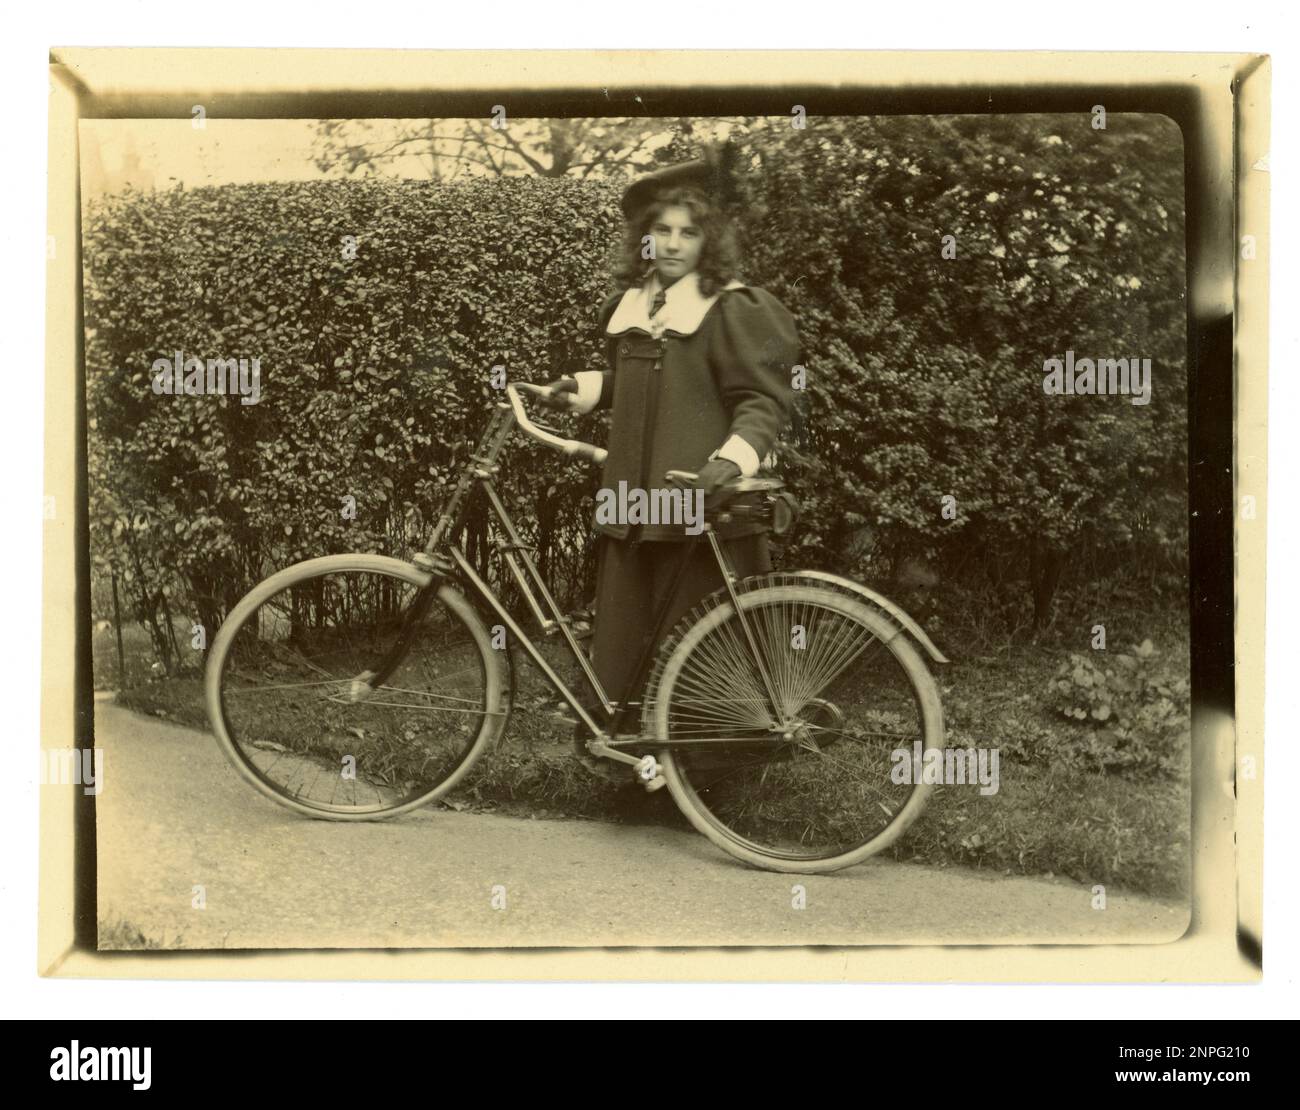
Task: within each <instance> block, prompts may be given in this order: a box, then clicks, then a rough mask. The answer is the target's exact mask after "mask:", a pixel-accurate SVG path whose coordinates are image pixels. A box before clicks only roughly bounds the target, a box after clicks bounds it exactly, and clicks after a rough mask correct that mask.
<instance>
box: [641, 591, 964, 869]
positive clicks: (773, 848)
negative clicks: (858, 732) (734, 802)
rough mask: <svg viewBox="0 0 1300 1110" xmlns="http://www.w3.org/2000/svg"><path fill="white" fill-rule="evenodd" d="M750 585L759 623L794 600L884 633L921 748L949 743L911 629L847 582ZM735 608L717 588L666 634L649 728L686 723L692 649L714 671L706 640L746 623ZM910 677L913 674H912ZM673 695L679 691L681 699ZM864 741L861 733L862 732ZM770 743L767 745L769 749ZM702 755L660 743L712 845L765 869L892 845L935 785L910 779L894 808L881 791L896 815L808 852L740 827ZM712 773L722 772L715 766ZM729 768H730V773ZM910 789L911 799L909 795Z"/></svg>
mask: <svg viewBox="0 0 1300 1110" xmlns="http://www.w3.org/2000/svg"><path fill="white" fill-rule="evenodd" d="M742 588H743V592H741V593H740V594H739V601H740V605H741V608H742V610H744V612H745V614H746V616H747V617H752V618H753V622H752V623H754V624H760V625H761V623H762V622H761V619H760V618H761V614H762V611H763V610H764V609H765V608H768V607H772V606H777V607H781V612H782V613H788V612H789V609H788V607H789V606H792V605H794V606H802V607H804V609H806V610H809V611H812V610H818V611H821V612H825V613H831V614H838V615H839V616H840V617H841V618H842V619H843V620H844V621H845V622H847V623H851V624H852V625H853V626H855V627H857V628H859V629H862V630H864V631H865V632H866V633H868V634H869V635H870V637H872V638H873V639H874V640H876V641H878V642H879V643H880V644H881V645H882V646H883V647H885V648H886V649H887V650H888V653H889V657H890V658H891V659H893V660H894V661H895V662H896V664H897V668H898V669H899V671H900V672H901V676H902V678H900V679H899V680H898V683H897V684H898V686H899V690H898V691H897V692H896V694H895V697H894V701H896V702H897V701H900V700H906V699H905V698H904V693H906V695H907V696H909V697H910V698H911V700H912V701H913V702H914V705H915V710H916V722H917V726H918V736H917V738H918V739H920V740H921V742H922V750H923V752H924V751H929V750H931V749H934V748H941V746H942V744H943V737H944V730H943V711H942V704H941V701H940V696H939V691H938V687H937V686H936V684H935V682H934V678H933V676H932V675H931V674H930V671H929V668H928V667H927V666H926V664H925V662H924V660H923V659H922V658H921V656H920V654H919V653H918V652H917V650H916V648H915V647H914V646H913V645H912V643H911V641H910V640H909V639H908V638H907V636H906V635H904V634H903V630H902V629H901V628H899V627H898V626H897V625H895V624H894V623H893V622H891V621H889V620H888V619H886V618H885V617H884V616H883V615H881V614H880V613H879V612H878V611H876V610H874V609H872V608H870V607H868V606H866V605H864V604H862V603H861V602H860V601H857V600H855V599H853V598H852V597H850V596H848V595H847V594H845V593H844V592H842V591H835V590H829V589H824V588H823V589H818V588H815V587H811V586H800V585H766V584H764V579H763V578H756V579H747V580H746V581H745V582H744V583H742ZM734 617H735V609H734V607H733V605H732V602H731V601H730V598H729V596H728V595H727V593H726V592H725V591H718V592H717V593H715V594H713V595H710V597H709V598H707V599H705V601H704V602H702V603H701V604H700V605H699V606H698V607H697V608H696V609H695V610H693V611H692V612H691V613H690V614H688V615H687V616H686V617H685V618H683V620H682V621H681V622H680V623H679V624H678V626H677V628H676V629H674V631H673V633H672V634H671V635H670V637H669V638H668V640H666V641H665V644H664V646H663V648H662V649H661V652H660V656H659V659H658V661H657V663H656V667H655V670H654V672H653V673H652V676H651V680H650V685H649V687H648V692H647V697H646V708H645V712H644V718H645V719H644V724H645V726H646V728H647V731H648V732H649V734H650V735H653V736H654V737H655V738H656V739H657V740H666V739H669V738H670V737H674V731H673V729H674V724H675V723H676V724H678V725H680V722H681V719H682V715H683V712H684V711H683V710H682V708H681V706H682V705H683V704H687V703H689V705H691V706H694V705H697V704H699V699H691V698H690V697H689V693H690V692H692V691H688V690H687V689H686V687H687V682H686V680H684V679H683V675H684V674H689V673H690V670H689V667H690V661H691V659H692V655H693V654H696V653H699V654H698V655H697V659H696V667H697V669H698V673H700V674H704V673H706V670H705V668H709V669H710V672H709V673H712V672H716V671H718V669H719V665H720V661H719V658H718V656H717V652H716V650H715V651H713V652H712V653H706V652H705V651H704V649H703V648H702V646H701V645H705V644H706V643H708V642H709V641H710V637H713V639H714V640H715V641H719V642H720V633H719V630H720V629H723V628H725V627H727V626H728V625H729V624H738V623H739V622H736V621H734ZM715 634H718V635H715ZM733 636H734V632H733ZM736 639H737V640H739V637H736ZM765 650H766V649H765ZM706 654H708V658H705V655H706ZM721 662H722V664H724V665H723V666H722V667H721V670H722V671H723V672H726V671H727V668H728V667H729V666H730V664H729V663H727V661H726V660H722V661H721ZM743 679H744V676H742V675H740V674H739V672H738V671H735V670H732V671H731V672H730V673H729V674H724V678H723V679H720V680H719V681H725V682H728V683H729V684H730V685H731V687H733V688H734V687H735V686H736V685H737V684H738V683H739V684H740V685H743ZM903 679H905V682H904V681H903ZM753 686H754V687H755V688H757V686H758V683H757V681H756V680H755V681H754V682H753ZM679 691H680V692H679ZM675 698H676V699H677V704H676V705H675V702H674V699H675ZM733 700H737V701H746V700H747V702H748V703H750V708H749V709H747V710H746V712H749V713H751V715H752V710H753V705H752V703H753V702H754V701H755V698H754V696H752V695H751V696H750V697H749V698H748V699H744V698H740V699H733ZM762 700H763V701H764V702H765V703H766V702H768V699H767V698H766V696H765V695H763V696H762ZM822 700H824V699H821V698H820V697H819V696H813V697H812V698H811V699H810V704H811V702H818V701H822ZM769 708H770V705H769ZM817 709H818V711H820V710H821V707H820V706H818V707H817ZM685 712H690V713H695V714H697V715H698V714H699V713H700V712H701V711H699V710H697V709H693V708H692V709H688V710H686V711H685ZM710 712H711V713H713V714H714V715H715V716H716V715H717V712H718V711H717V710H710ZM769 715H770V714H769ZM820 727H822V726H817V725H813V726H812V727H811V730H810V731H812V732H813V733H814V734H815V732H816V730H817V729H818V728H820ZM834 731H836V730H834V729H832V728H829V727H827V728H825V729H824V732H825V733H826V734H827V735H829V733H831V732H834ZM843 735H844V736H845V737H847V736H850V735H851V734H850V733H849V732H847V731H846V732H844V733H843ZM902 736H903V734H901V733H900V734H899V738H900V739H901V738H902ZM675 738H677V739H681V736H680V735H677V736H676V737H675ZM834 742H837V741H835V740H832V741H831V742H830V743H826V742H825V741H823V744H822V747H823V748H829V747H830V745H831V743H834ZM856 742H857V739H856V738H855V743H856ZM813 746H814V747H816V744H815V743H814V745H813ZM788 747H789V751H790V752H791V753H794V751H795V745H793V744H791V745H789V746H788ZM866 747H867V746H866V745H861V744H860V745H859V746H858V748H848V749H844V751H855V752H856V751H859V750H866ZM732 750H733V751H739V750H741V749H740V748H739V746H733V748H732ZM764 750H768V749H766V748H765V749H764ZM772 750H773V751H774V752H780V751H782V749H780V748H773V749H772ZM718 751H719V753H720V754H719V755H718V756H716V757H714V756H712V755H708V756H702V757H701V758H702V759H704V760H707V759H710V758H717V759H725V758H726V757H725V752H726V749H718ZM796 754H797V753H796ZM821 754H822V755H823V756H824V755H825V752H824V751H822V753H821ZM694 758H695V756H693V755H692V754H691V753H689V752H686V751H683V750H682V749H680V748H676V749H675V748H663V749H661V750H660V752H659V755H658V759H659V762H660V764H661V765H662V767H663V773H664V778H665V780H666V782H667V785H668V789H669V792H670V793H671V795H672V797H673V800H674V801H675V802H676V803H677V805H678V807H679V808H680V809H681V810H682V812H683V813H684V814H685V816H686V818H687V820H689V821H690V823H691V825H692V826H693V827H694V828H695V829H696V830H697V831H698V832H700V833H702V834H703V835H704V836H706V837H707V838H708V839H709V840H710V841H711V842H712V843H713V844H715V845H716V846H717V847H719V848H720V849H722V850H723V851H724V852H726V853H728V854H729V855H731V856H733V857H735V858H737V859H740V860H743V861H744V862H745V863H748V864H750V865H752V866H755V867H759V868H763V869H765V870H774V871H783V872H792V873H800V874H818V873H824V872H829V871H836V870H839V869H840V868H844V867H849V866H852V865H854V864H857V863H860V862H862V861H863V860H865V859H868V858H870V857H871V856H874V855H876V854H878V853H879V852H881V851H883V850H885V849H886V848H888V847H889V846H890V845H892V844H893V843H895V842H896V841H897V840H898V838H899V837H900V836H902V834H903V833H904V832H905V831H906V829H907V828H908V826H909V825H911V823H912V822H913V821H915V820H916V818H917V817H918V816H919V815H920V813H921V811H922V809H923V808H924V806H925V804H926V801H927V800H928V797H929V793H930V791H931V789H932V787H931V786H930V785H929V784H927V783H924V782H916V783H912V784H910V787H909V789H908V790H907V791H906V792H903V791H898V792H896V794H897V795H898V797H899V799H900V801H899V803H898V804H897V806H896V809H895V810H894V811H892V812H891V811H890V810H889V807H888V806H886V805H884V804H883V803H881V802H880V801H879V799H875V800H874V801H875V803H876V805H877V806H878V807H879V808H882V809H884V810H885V811H886V814H887V816H888V818H889V819H888V821H887V822H886V823H885V824H884V825H883V827H881V828H880V829H878V830H877V831H875V832H874V833H873V834H872V835H870V836H868V837H866V839H864V840H863V841H862V842H860V843H857V844H853V845H851V846H849V847H843V846H838V847H836V848H832V849H827V850H826V851H825V852H824V853H822V854H819V852H821V850H820V849H813V850H809V851H801V850H799V849H797V848H790V847H789V846H788V845H786V844H782V845H775V844H769V843H762V842H760V841H759V840H758V839H756V837H755V835H754V832H753V830H752V829H750V828H746V827H741V828H738V827H736V826H738V825H742V824H743V822H742V820H740V819H738V818H737V817H735V816H734V815H732V814H730V813H726V812H719V811H720V810H723V809H724V805H723V804H721V803H720V802H719V801H718V800H715V799H714V798H712V797H708V795H710V794H711V793H713V792H714V790H716V787H714V788H708V787H706V788H704V789H703V790H701V789H700V785H699V784H700V782H701V781H702V779H703V777H704V773H700V774H693V771H692V766H693V765H692V760H693V759H694ZM800 758H804V759H805V764H803V765H807V763H808V761H811V760H812V759H814V758H815V757H814V756H812V755H809V756H807V757H800ZM735 759H736V760H737V761H738V759H739V757H735ZM782 759H784V762H785V764H786V765H787V766H789V765H793V764H794V762H795V755H793V754H792V755H784V756H782ZM777 761H778V760H777V756H776V755H775V754H774V755H773V756H772V757H771V758H770V762H777ZM738 766H739V764H738ZM743 766H746V767H747V766H751V764H745V765H743ZM711 773H714V774H716V769H715V770H714V771H713V772H711ZM730 773H731V772H728V774H730ZM766 775H767V771H766V770H765V771H764V776H765V778H766ZM723 777H724V778H725V777H726V775H725V774H724V776H723ZM918 777H919V776H918ZM904 796H905V800H901V799H902V798H903V797H904ZM818 801H820V799H818ZM744 804H746V803H742V808H743V805H744ZM814 804H817V803H816V802H815V803H814ZM758 808H760V807H759V806H757V805H756V806H755V809H758ZM790 808H791V809H792V810H793V808H794V807H793V804H792V805H791V807H790ZM794 818H795V819H796V820H799V819H802V818H800V817H799V816H798V815H797V814H794Z"/></svg>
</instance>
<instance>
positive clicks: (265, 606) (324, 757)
mask: <svg viewBox="0 0 1300 1110" xmlns="http://www.w3.org/2000/svg"><path fill="white" fill-rule="evenodd" d="M429 580H430V579H429V575H428V574H427V573H426V572H423V571H421V570H419V569H417V568H416V567H413V566H411V565H409V564H407V563H403V562H400V561H399V560H397V559H390V558H386V557H383V556H378V555H335V556H328V557H326V558H322V559H312V560H309V561H307V562H305V563H299V564H298V565H297V566H293V567H290V568H288V569H287V570H284V571H281V572H280V573H279V574H276V575H273V576H272V577H270V578H268V579H267V580H266V581H265V582H263V583H262V584H261V585H259V586H257V587H255V588H254V589H253V590H252V592H250V593H249V594H248V595H247V596H246V597H245V598H244V599H243V600H242V601H240V602H239V604H238V605H236V606H235V608H234V609H233V610H232V611H231V613H230V616H229V617H228V618H227V619H226V621H225V623H224V624H223V625H222V626H221V630H220V632H219V633H218V634H217V637H216V638H215V640H214V641H213V644H212V650H211V652H210V654H209V659H208V666H207V676H206V692H207V706H208V717H209V721H210V722H211V724H212V728H213V731H214V732H215V733H216V735H217V739H218V741H219V742H220V744H221V746H222V748H223V750H224V751H225V753H226V755H227V756H228V757H229V758H230V760H231V762H233V763H234V765H235V767H236V768H237V769H238V770H239V772H240V773H241V774H242V775H243V776H244V777H245V778H246V779H248V781H249V782H251V783H252V784H253V785H254V786H255V787H257V788H258V789H259V790H261V791H262V793H264V794H266V795H267V796H268V797H270V798H272V799H274V800H275V801H277V802H279V803H281V804H282V805H285V806H288V807H289V808H290V809H293V810H295V811H297V812H299V813H305V814H308V815H310V816H313V817H325V818H330V819H333V820H367V819H375V818H379V817H393V816H396V815H397V814H400V813H405V812H407V811H408V810H411V809H414V808H416V807H417V806H421V805H424V804H426V803H427V802H430V801H432V800H434V799H435V798H438V797H440V796H442V795H443V794H445V793H447V792H448V791H449V790H451V789H452V788H453V787H454V786H455V785H456V784H457V783H458V782H459V781H460V780H461V779H462V778H463V777H464V776H465V774H466V773H467V772H468V771H469V769H470V767H471V766H472V765H473V763H474V761H475V760H476V759H477V758H478V757H479V756H480V755H481V754H482V753H483V752H484V751H485V750H486V749H487V747H488V746H489V745H490V744H491V743H493V741H495V739H496V738H497V737H498V736H499V735H500V732H501V730H502V728H503V727H504V723H505V718H506V714H507V711H508V708H509V705H508V701H509V695H508V692H507V691H508V689H509V683H508V671H507V667H508V663H507V661H506V660H505V659H504V658H503V656H504V654H505V653H504V652H499V651H494V650H493V649H492V645H491V640H490V637H489V635H488V632H487V629H486V628H485V627H484V625H483V622H482V621H481V620H480V619H479V617H478V615H477V613H475V611H474V609H473V607H472V606H471V605H470V604H469V603H468V602H467V601H466V600H465V598H464V597H463V596H462V595H461V594H460V593H459V592H458V591H456V590H455V589H453V588H452V587H451V586H449V585H443V586H441V587H440V588H439V589H438V590H437V592H436V593H435V594H433V595H432V596H430V595H429V594H428V593H426V592H425V587H426V586H427V584H428V583H429ZM385 672H386V677H383V678H382V681H379V680H378V677H377V676H380V675H381V674H384V673H385Z"/></svg>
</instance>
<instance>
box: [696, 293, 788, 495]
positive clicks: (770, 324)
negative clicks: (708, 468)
mask: <svg viewBox="0 0 1300 1110" xmlns="http://www.w3.org/2000/svg"><path fill="white" fill-rule="evenodd" d="M717 311H718V312H719V313H720V319H719V321H718V325H717V326H716V327H715V328H714V330H713V335H712V337H711V341H710V345H709V365H710V368H711V369H712V371H713V376H714V381H716V382H717V385H718V392H719V394H720V395H721V397H722V403H723V404H724V405H725V406H726V408H727V411H728V413H729V414H730V416H731V429H730V434H729V436H728V438H727V440H726V442H725V443H722V444H719V445H718V451H717V452H716V455H717V457H718V458H723V459H730V460H731V461H732V462H734V463H735V464H736V465H737V466H739V467H740V471H741V473H742V474H743V475H745V476H746V477H749V476H751V475H752V474H753V473H754V472H755V471H757V470H758V467H759V463H760V461H761V460H762V458H763V456H765V455H766V454H767V453H768V452H769V451H770V450H771V449H772V447H773V445H774V444H775V443H776V438H777V436H778V435H780V433H781V429H782V428H784V427H785V425H786V424H787V423H788V422H789V420H790V415H791V413H792V411H793V409H794V395H793V391H792V388H791V368H792V367H793V366H794V365H795V363H796V362H798V360H799V336H798V332H797V331H796V330H795V323H794V317H793V316H791V315H790V313H789V311H788V310H787V309H786V307H785V305H783V304H782V303H781V302H780V301H778V300H777V299H776V298H775V297H774V296H772V294H771V293H768V292H767V291H766V290H764V289H758V288H751V287H744V288H740V289H730V290H727V291H726V292H724V293H723V294H722V296H721V298H720V300H719V302H718V306H717Z"/></svg>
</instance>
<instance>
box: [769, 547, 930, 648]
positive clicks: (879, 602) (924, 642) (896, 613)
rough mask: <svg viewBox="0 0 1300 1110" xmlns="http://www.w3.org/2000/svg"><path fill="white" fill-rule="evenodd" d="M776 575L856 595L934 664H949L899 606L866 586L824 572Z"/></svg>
mask: <svg viewBox="0 0 1300 1110" xmlns="http://www.w3.org/2000/svg"><path fill="white" fill-rule="evenodd" d="M777 573H779V574H787V575H792V576H794V577H798V578H811V579H813V580H814V581H817V582H825V583H827V584H828V585H832V586H836V587H838V588H839V589H842V590H847V591H848V592H849V593H852V594H856V595H857V596H858V597H860V598H862V600H863V601H865V602H867V603H868V604H869V605H873V606H875V607H876V608H877V609H883V610H884V611H885V612H886V613H888V614H889V615H890V616H891V617H893V618H894V620H896V621H898V623H899V624H901V625H902V626H903V628H905V629H906V630H907V631H908V632H910V633H911V634H912V637H913V638H914V639H915V640H916V642H917V643H919V644H920V645H921V646H922V647H923V648H925V650H926V653H927V654H928V655H929V656H930V658H931V659H933V660H934V661H935V662H936V663H949V662H951V660H950V659H949V658H948V657H947V656H946V655H944V654H943V652H941V651H940V650H939V649H938V648H937V647H935V646H934V642H933V641H932V640H931V639H930V637H929V636H927V635H926V634H925V630H924V629H923V628H922V627H921V626H920V625H919V624H917V623H916V621H915V620H913V619H912V618H911V617H910V616H908V615H907V613H906V612H905V611H904V610H903V609H902V607H901V606H899V605H897V604H895V603H894V602H892V601H890V600H889V598H887V597H885V595H884V594H881V593H877V592H876V591H875V590H872V589H868V588H867V587H866V586H864V585H862V583H861V582H854V581H853V579H851V578H844V577H841V576H840V575H838V574H831V573H829V572H828V571H824V570H795V571H778V572H777Z"/></svg>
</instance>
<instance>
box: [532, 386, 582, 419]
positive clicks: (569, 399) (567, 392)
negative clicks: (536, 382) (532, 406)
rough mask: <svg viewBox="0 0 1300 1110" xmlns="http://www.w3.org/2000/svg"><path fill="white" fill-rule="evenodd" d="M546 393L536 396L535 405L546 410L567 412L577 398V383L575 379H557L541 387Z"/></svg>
mask: <svg viewBox="0 0 1300 1110" xmlns="http://www.w3.org/2000/svg"><path fill="white" fill-rule="evenodd" d="M543 388H544V389H545V390H546V392H545V393H539V394H537V403H538V404H540V405H545V406H546V407H547V408H548V409H558V410H559V411H561V412H565V411H567V410H568V409H569V408H570V407H572V404H573V402H574V401H576V400H577V397H578V382H577V379H575V378H557V379H556V380H555V381H553V382H548V383H547V384H546V385H545V386H544V387H543Z"/></svg>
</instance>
